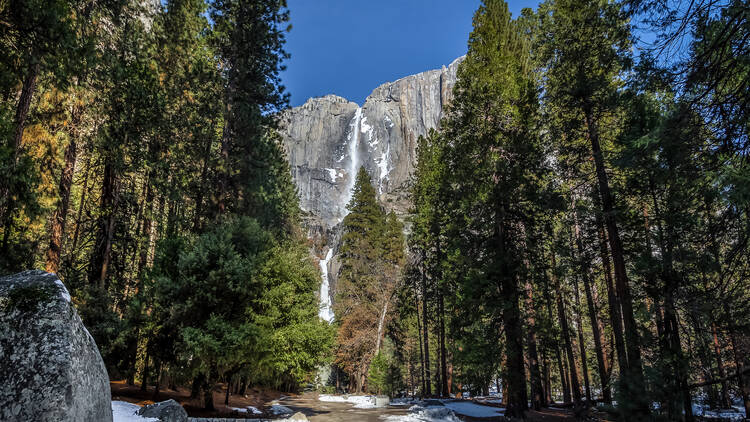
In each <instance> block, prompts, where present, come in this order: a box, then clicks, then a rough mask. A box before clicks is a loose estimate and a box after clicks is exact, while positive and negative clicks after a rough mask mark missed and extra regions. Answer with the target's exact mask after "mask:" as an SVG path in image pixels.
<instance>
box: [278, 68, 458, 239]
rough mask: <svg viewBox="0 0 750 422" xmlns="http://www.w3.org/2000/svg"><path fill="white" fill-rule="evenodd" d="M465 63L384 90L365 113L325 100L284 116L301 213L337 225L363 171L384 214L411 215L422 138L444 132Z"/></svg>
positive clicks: (338, 100) (368, 102)
mask: <svg viewBox="0 0 750 422" xmlns="http://www.w3.org/2000/svg"><path fill="white" fill-rule="evenodd" d="M462 59H463V58H458V59H456V60H455V61H453V63H451V64H450V65H449V66H448V67H445V66H443V68H442V69H437V70H430V71H427V72H422V73H418V74H416V75H411V76H407V77H404V78H401V79H399V80H397V81H395V82H388V83H385V84H383V85H381V86H379V87H377V88H375V90H373V91H372V93H371V94H370V96H369V97H367V99H366V100H365V103H364V104H363V105H362V107H359V106H358V105H357V104H356V103H354V102H351V101H348V100H346V99H344V98H341V97H338V96H335V95H327V96H325V97H319V98H311V99H309V100H307V102H305V104H303V105H301V106H299V107H294V108H291V109H289V110H286V111H285V112H284V113H282V115H281V124H280V127H281V130H280V133H281V136H282V139H283V143H284V146H285V148H286V151H287V157H288V159H289V164H290V166H291V169H292V176H293V177H294V180H295V182H296V184H297V188H298V190H299V196H300V206H301V207H302V209H303V210H305V211H308V212H310V213H312V214H313V215H315V216H317V217H320V218H321V219H322V220H323V221H324V223H325V224H326V225H327V226H328V227H333V226H335V225H336V224H338V223H339V222H340V221H341V219H342V218H343V217H344V215H345V214H346V210H345V206H346V203H347V202H348V198H349V196H350V190H351V187H352V186H353V177H354V176H356V172H357V170H358V169H359V166H360V165H363V166H365V168H366V169H367V170H368V171H369V172H370V175H371V177H372V179H373V182H374V184H375V186H376V188H377V190H378V193H379V195H380V200H381V202H383V203H384V204H385V205H386V208H388V210H391V209H393V210H395V211H396V212H397V213H399V214H402V215H403V214H404V213H406V212H407V210H408V206H409V204H408V201H406V196H407V193H408V192H407V189H406V188H407V185H408V182H409V178H410V177H411V175H412V174H413V172H414V164H415V162H416V148H417V139H418V138H419V136H422V135H426V134H427V133H428V131H429V130H430V129H433V128H437V127H438V124H439V123H440V119H441V118H442V117H443V116H444V108H445V105H446V104H447V103H448V102H449V101H450V99H451V97H452V89H453V86H454V85H455V83H456V71H457V70H458V65H459V63H460V62H461V60H462Z"/></svg>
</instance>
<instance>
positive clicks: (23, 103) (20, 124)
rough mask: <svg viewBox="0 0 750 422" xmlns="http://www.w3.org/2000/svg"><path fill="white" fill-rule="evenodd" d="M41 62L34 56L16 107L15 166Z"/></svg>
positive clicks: (14, 134) (14, 133)
mask: <svg viewBox="0 0 750 422" xmlns="http://www.w3.org/2000/svg"><path fill="white" fill-rule="evenodd" d="M40 65H41V60H40V58H39V57H37V55H36V54H32V56H31V62H30V63H29V67H28V69H27V71H26V78H24V80H23V87H22V88H21V97H20V98H19V99H18V104H17V105H16V116H15V122H14V123H15V128H14V132H13V165H14V166H15V163H16V162H17V161H18V152H19V150H20V148H21V141H22V140H23V132H24V129H25V126H26V117H27V116H28V115H29V107H30V106H31V99H32V97H33V96H34V91H36V81H37V76H39V68H40Z"/></svg>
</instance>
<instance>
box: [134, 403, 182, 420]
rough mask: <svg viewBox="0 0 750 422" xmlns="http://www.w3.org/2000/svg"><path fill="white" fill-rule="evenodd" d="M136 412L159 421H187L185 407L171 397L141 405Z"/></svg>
mask: <svg viewBox="0 0 750 422" xmlns="http://www.w3.org/2000/svg"><path fill="white" fill-rule="evenodd" d="M138 414H139V415H140V416H143V417H146V418H156V419H159V421H161V422H187V420H188V414H187V412H186V411H185V409H183V407H182V406H180V404H179V403H177V402H176V401H174V400H172V399H170V400H167V401H163V402H159V403H154V404H150V405H148V406H143V407H142V408H140V410H138Z"/></svg>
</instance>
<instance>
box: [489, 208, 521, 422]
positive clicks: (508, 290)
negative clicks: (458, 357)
mask: <svg viewBox="0 0 750 422" xmlns="http://www.w3.org/2000/svg"><path fill="white" fill-rule="evenodd" d="M501 198H502V197H501V196H498V200H497V203H496V208H495V214H496V215H495V234H496V239H497V240H496V248H497V250H496V251H495V253H496V254H497V256H498V257H499V260H500V263H499V268H498V269H499V273H498V274H497V277H499V279H500V280H499V283H498V284H499V286H500V291H501V292H502V294H503V297H504V302H505V303H504V304H503V329H504V330H505V355H506V362H507V374H508V375H507V379H506V381H507V384H506V385H507V387H508V389H509V390H510V394H509V397H508V407H507V409H506V415H507V416H512V417H523V415H524V411H525V410H526V409H528V406H529V404H528V395H527V393H526V371H525V368H524V358H523V338H524V336H523V327H522V324H521V312H520V309H519V306H518V302H519V299H520V297H519V296H520V294H519V291H518V280H517V274H516V272H517V271H511V268H512V267H511V265H509V263H508V259H511V257H509V256H508V255H509V254H508V253H507V251H506V245H507V244H508V243H509V239H508V238H507V236H508V233H507V227H506V224H507V222H506V205H505V203H504V202H503V199H501ZM510 255H512V254H510Z"/></svg>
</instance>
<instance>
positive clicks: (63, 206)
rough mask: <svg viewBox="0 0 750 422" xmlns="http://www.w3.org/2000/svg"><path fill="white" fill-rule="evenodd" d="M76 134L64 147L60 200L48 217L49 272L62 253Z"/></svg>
mask: <svg viewBox="0 0 750 422" xmlns="http://www.w3.org/2000/svg"><path fill="white" fill-rule="evenodd" d="M77 114H78V113H74V118H73V120H74V123H73V124H74V125H77V123H76V122H75V121H76V120H78V121H79V122H80V119H76V118H75V116H76V115H77ZM75 138H76V136H75V135H73V136H71V139H70V143H69V144H68V146H67V148H66V149H65V165H64V167H63V171H62V175H61V176H60V185H59V189H58V191H59V195H60V201H59V202H58V204H57V207H56V208H55V211H54V212H53V213H52V217H51V218H50V240H49V247H48V248H47V253H46V263H45V269H46V270H47V271H48V272H51V273H57V271H58V269H59V267H60V255H61V253H62V242H63V236H64V234H65V221H66V220H67V218H68V207H69V206H70V188H71V187H72V185H73V172H74V171H75V165H76V153H77V151H76V141H75Z"/></svg>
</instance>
